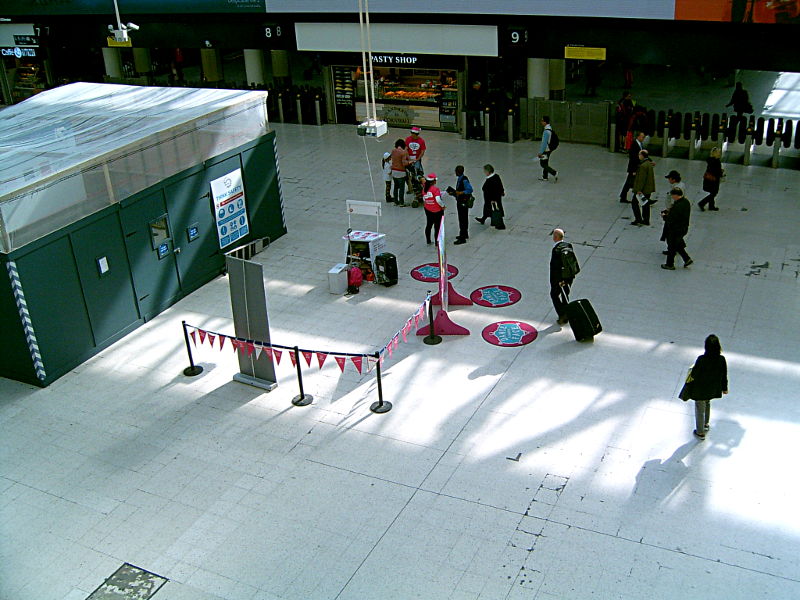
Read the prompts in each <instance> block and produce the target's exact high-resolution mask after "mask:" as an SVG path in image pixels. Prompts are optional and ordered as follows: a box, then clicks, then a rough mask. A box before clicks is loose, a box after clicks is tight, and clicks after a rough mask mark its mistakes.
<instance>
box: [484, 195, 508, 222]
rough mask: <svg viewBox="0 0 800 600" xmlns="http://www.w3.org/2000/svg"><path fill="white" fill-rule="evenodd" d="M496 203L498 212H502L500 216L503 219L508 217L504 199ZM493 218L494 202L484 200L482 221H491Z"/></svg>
mask: <svg viewBox="0 0 800 600" xmlns="http://www.w3.org/2000/svg"><path fill="white" fill-rule="evenodd" d="M494 203H495V204H497V210H499V211H500V216H501V217H505V216H506V211H505V210H503V200H502V199H498V200H495V201H494ZM491 218H492V201H491V200H486V199H485V198H484V200H483V215H482V216H481V219H482V220H483V221H485V220H486V219H491ZM483 221H481V222H483Z"/></svg>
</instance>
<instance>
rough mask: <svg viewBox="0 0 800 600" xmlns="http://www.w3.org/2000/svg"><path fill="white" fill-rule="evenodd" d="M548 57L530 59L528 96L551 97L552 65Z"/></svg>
mask: <svg viewBox="0 0 800 600" xmlns="http://www.w3.org/2000/svg"><path fill="white" fill-rule="evenodd" d="M548 63H549V61H548V60H547V59H546V58H529V59H528V98H549V97H550V67H549V64H548Z"/></svg>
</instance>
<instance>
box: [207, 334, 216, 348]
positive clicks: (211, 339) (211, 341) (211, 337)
mask: <svg viewBox="0 0 800 600" xmlns="http://www.w3.org/2000/svg"><path fill="white" fill-rule="evenodd" d="M215 339H217V336H215V335H214V334H213V333H209V334H208V345H209V346H211V347H212V348H213V347H214V340H215Z"/></svg>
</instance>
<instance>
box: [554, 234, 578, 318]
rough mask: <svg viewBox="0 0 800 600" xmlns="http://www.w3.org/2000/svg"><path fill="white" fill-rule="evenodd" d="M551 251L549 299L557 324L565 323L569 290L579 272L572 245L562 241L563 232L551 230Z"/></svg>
mask: <svg viewBox="0 0 800 600" xmlns="http://www.w3.org/2000/svg"><path fill="white" fill-rule="evenodd" d="M551 233H552V235H553V250H552V251H551V253H550V299H551V300H552V301H553V308H555V309H556V314H557V315H558V324H559V325H563V324H564V323H566V322H567V304H569V289H570V286H571V285H572V282H573V281H574V280H575V275H577V274H578V272H579V271H580V267H579V266H578V259H577V258H575V252H574V251H573V249H572V244H570V243H567V242H565V241H564V230H563V229H553V231H552V232H551Z"/></svg>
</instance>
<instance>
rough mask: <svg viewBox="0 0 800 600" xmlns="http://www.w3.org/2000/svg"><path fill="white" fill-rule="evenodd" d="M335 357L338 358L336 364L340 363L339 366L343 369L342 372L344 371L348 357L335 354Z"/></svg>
mask: <svg viewBox="0 0 800 600" xmlns="http://www.w3.org/2000/svg"><path fill="white" fill-rule="evenodd" d="M333 358H334V359H336V364H337V365H339V368H340V369H341V370H342V373H344V364H345V363H346V362H347V357H346V356H334V357H333Z"/></svg>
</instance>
